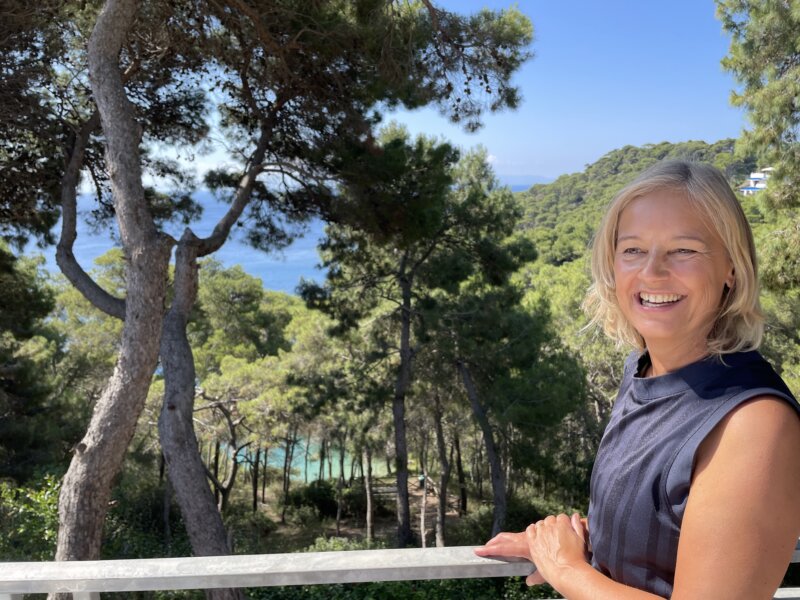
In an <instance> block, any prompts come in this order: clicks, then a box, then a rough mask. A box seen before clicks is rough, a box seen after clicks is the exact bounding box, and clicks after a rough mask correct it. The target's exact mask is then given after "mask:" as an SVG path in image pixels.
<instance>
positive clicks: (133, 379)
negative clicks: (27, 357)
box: [56, 0, 172, 560]
mask: <svg viewBox="0 0 800 600" xmlns="http://www.w3.org/2000/svg"><path fill="white" fill-rule="evenodd" d="M137 9H138V5H137V3H136V2H135V1H133V0H127V1H119V2H112V1H110V2H108V3H107V5H106V7H105V8H104V9H103V11H102V12H101V14H100V15H99V16H98V19H97V23H96V25H95V28H94V31H93V33H92V35H91V39H90V41H89V78H90V82H91V85H92V91H93V95H94V97H95V101H96V102H97V106H98V111H99V115H100V121H101V122H102V126H103V135H104V138H105V141H106V163H107V165H108V169H109V173H110V177H111V187H112V191H113V197H114V206H115V211H116V214H117V220H118V223H119V227H120V236H121V239H122V245H123V248H124V249H125V253H126V256H127V257H128V260H127V264H126V271H125V273H126V275H125V276H126V291H127V293H126V298H125V301H124V303H123V302H122V301H120V300H119V299H116V298H113V297H110V296H109V295H108V294H106V293H105V292H103V291H102V290H100V289H99V288H97V286H96V284H95V285H94V288H92V290H89V289H88V287H91V284H89V285H88V286H87V289H86V290H84V289H81V291H82V292H83V293H84V295H85V296H86V297H87V299H89V300H90V301H91V302H92V303H93V304H95V305H96V306H98V307H100V305H99V304H98V302H100V303H102V304H103V305H104V306H105V307H106V308H105V309H109V310H112V311H113V312H109V314H113V315H114V316H117V317H119V318H124V325H123V330H122V339H121V342H120V351H119V355H118V357H117V362H116V365H115V367H114V372H113V374H112V375H111V377H110V378H109V380H108V382H107V384H106V386H105V388H104V389H103V392H102V394H101V396H100V399H99V400H98V401H97V404H96V405H95V408H94V411H93V413H92V418H91V420H90V422H89V426H88V428H87V431H86V434H85V435H84V437H83V439H82V440H81V441H80V443H79V444H78V445H77V446H76V447H75V450H74V454H73V457H72V460H71V462H70V466H69V469H68V470H67V473H66V475H65V476H64V479H63V481H62V485H61V493H60V495H59V503H58V514H59V529H58V539H57V546H56V560H91V559H97V558H98V557H99V555H100V543H101V539H102V533H103V522H104V520H105V516H106V512H107V509H108V503H109V500H110V499H111V487H112V484H113V481H114V478H115V477H116V475H117V474H118V473H119V470H120V468H121V467H122V462H123V459H124V457H125V452H126V450H127V447H128V444H129V442H130V440H131V438H132V436H133V433H134V431H135V428H136V422H137V420H138V418H139V415H140V413H141V411H142V409H143V407H144V402H145V398H146V396H147V391H148V389H149V387H150V382H151V379H152V375H153V372H154V370H155V367H156V363H157V359H158V347H159V339H160V337H161V323H162V319H163V316H164V302H165V297H166V281H167V269H168V265H169V258H170V250H171V245H172V240H171V239H169V238H167V237H166V236H163V235H161V234H159V233H158V232H157V231H156V229H155V226H154V225H153V222H152V219H151V218H150V215H149V214H148V211H147V206H146V202H145V200H144V190H143V188H142V182H141V166H140V163H139V159H140V156H139V148H138V141H139V137H138V131H139V126H138V124H137V123H136V121H135V120H134V111H133V109H132V107H131V105H130V103H129V102H128V99H127V97H126V95H125V89H124V87H123V84H122V78H121V74H120V69H119V52H120V48H121V47H122V44H123V41H124V39H125V36H126V34H127V31H128V29H129V27H130V26H131V25H132V23H133V21H134V19H135V16H136V11H137ZM76 151H77V152H78V155H76V156H75V157H74V158H75V159H76V160H82V150H81V149H76ZM77 173H78V174H77V175H76V173H75V170H74V169H73V170H72V171H71V172H70V173H65V182H64V183H65V185H64V187H63V189H64V190H65V193H66V195H65V196H63V197H62V199H63V202H64V206H65V211H66V210H67V209H69V208H71V211H70V212H71V219H72V220H71V223H72V225H73V227H72V229H73V231H72V236H69V235H68V236H67V237H68V238H69V239H67V238H65V237H64V235H63V234H62V240H61V241H60V242H59V251H58V252H59V257H58V263H59V267H60V268H61V269H62V271H64V273H65V275H67V277H68V278H69V279H70V281H73V279H74V278H76V277H77V278H79V279H81V280H82V281H88V280H89V278H88V276H87V275H86V273H85V272H83V271H82V270H80V267H79V266H77V263H76V262H75V259H74V255H73V253H72V242H73V241H74V222H75V221H74V216H75V215H74V209H75V205H74V200H75V198H74V193H75V188H74V187H72V189H71V191H70V190H69V189H68V188H70V187H71V185H72V184H71V183H70V182H69V181H66V178H67V176H68V175H70V174H72V175H76V177H79V168H78V171H77ZM75 184H77V179H75ZM70 203H71V204H70ZM68 204H69V206H68ZM64 218H65V219H67V215H66V214H65V215H64ZM65 229H68V227H65ZM62 242H63V244H62ZM91 283H92V284H93V282H91ZM91 292H95V293H91ZM96 300H97V301H98V302H96ZM105 309H104V310H105ZM106 312H108V310H106Z"/></svg>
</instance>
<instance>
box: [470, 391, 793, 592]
mask: <svg viewBox="0 0 800 600" xmlns="http://www.w3.org/2000/svg"><path fill="white" fill-rule="evenodd" d="M798 498H800V418H798V416H797V413H796V411H794V409H792V408H791V407H790V406H789V405H788V404H787V403H786V402H785V401H783V400H779V399H776V398H771V397H764V398H757V399H754V400H751V401H749V402H747V403H745V404H743V405H742V406H741V407H739V408H737V409H736V410H734V411H733V412H732V413H731V414H730V415H728V416H727V417H726V418H725V419H723V420H722V422H721V423H720V424H719V425H718V426H717V427H716V428H715V429H714V430H713V431H712V432H711V434H709V436H708V437H707V438H706V440H705V441H704V442H703V444H702V445H701V447H700V449H699V450H698V456H697V459H696V465H695V469H694V474H693V481H692V487H691V491H690V493H689V500H688V503H687V507H686V512H685V514H684V519H683V523H682V526H681V538H680V542H679V546H678V562H677V566H676V573H675V587H674V591H673V595H672V600H695V599H698V598H726V600H727V599H731V600H736V599H737V598H741V599H742V600H758V599H760V598H763V599H764V600H766V599H769V598H772V595H773V593H774V591H775V589H776V588H777V587H778V585H779V584H780V580H781V577H782V576H783V573H784V572H785V570H786V566H787V565H788V564H789V561H790V558H791V555H792V551H793V549H794V547H795V542H796V541H797V537H798V535H800V510H797V501H798ZM586 538H587V536H585V535H582V534H581V530H580V529H579V528H578V527H576V515H575V516H573V518H572V519H570V518H569V517H567V516H566V515H559V516H558V517H548V518H547V519H545V520H544V521H539V522H538V523H537V524H535V525H531V526H530V527H528V529H527V530H526V531H525V532H524V533H516V534H512V533H502V534H500V535H498V536H496V537H495V538H493V539H492V540H490V541H489V542H488V543H487V544H486V545H485V546H483V547H481V548H478V549H476V553H477V554H479V555H480V556H520V557H523V558H528V559H531V560H532V561H533V562H534V564H535V565H536V568H537V571H536V573H534V575H532V576H531V577H530V578H529V579H528V583H529V584H531V585H532V584H535V583H541V582H542V580H546V581H547V582H548V583H550V585H552V586H553V587H554V588H555V589H556V590H558V591H559V592H560V593H561V594H563V595H564V597H565V598H568V599H569V600H584V599H586V600H606V599H608V600H639V599H642V600H644V599H651V600H652V599H654V598H657V596H654V595H652V594H649V593H647V592H643V591H641V590H638V589H634V588H631V587H628V586H624V585H622V584H620V583H617V582H615V581H613V580H611V579H609V578H608V577H606V576H605V575H603V574H602V573H599V572H598V571H596V570H595V569H593V568H592V567H591V565H589V563H588V561H587V559H586V556H585V539H586ZM526 546H527V548H526ZM526 550H527V554H526Z"/></svg>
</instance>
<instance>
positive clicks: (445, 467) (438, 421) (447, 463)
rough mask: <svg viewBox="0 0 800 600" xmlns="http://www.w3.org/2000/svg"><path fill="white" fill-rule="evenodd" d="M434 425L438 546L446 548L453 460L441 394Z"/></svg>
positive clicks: (435, 412) (435, 407)
mask: <svg viewBox="0 0 800 600" xmlns="http://www.w3.org/2000/svg"><path fill="white" fill-rule="evenodd" d="M434 400H435V402H434V427H435V429H436V451H437V454H438V456H439V496H438V497H437V498H438V502H437V503H436V547H437V548H444V547H445V546H446V545H447V544H446V540H445V519H446V517H447V484H448V483H449V482H450V470H451V468H452V464H453V460H452V458H451V459H450V460H448V459H447V444H446V442H445V439H444V428H443V427H442V419H443V415H442V403H441V401H440V399H439V396H436V398H435V399H434Z"/></svg>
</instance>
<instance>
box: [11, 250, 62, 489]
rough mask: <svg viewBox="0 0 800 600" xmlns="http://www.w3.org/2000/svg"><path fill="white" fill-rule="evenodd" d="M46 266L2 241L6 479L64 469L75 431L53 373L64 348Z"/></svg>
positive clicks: (24, 479)
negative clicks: (51, 318)
mask: <svg viewBox="0 0 800 600" xmlns="http://www.w3.org/2000/svg"><path fill="white" fill-rule="evenodd" d="M42 264H43V260H42V259H41V257H37V258H26V257H16V256H14V255H13V254H12V253H11V252H10V251H9V250H8V248H7V247H6V245H5V244H4V243H3V242H2V241H0V289H2V294H0V477H12V478H14V479H15V480H16V481H17V482H18V483H22V482H24V481H26V480H27V479H28V478H30V477H31V476H32V475H34V474H35V473H36V472H37V471H39V470H41V469H51V470H56V471H58V470H60V469H61V464H60V463H62V462H63V460H64V456H65V451H66V447H65V445H66V443H68V442H67V441H65V440H69V434H71V433H72V432H73V426H72V423H71V421H72V417H71V415H69V414H67V411H66V407H67V405H68V402H67V401H66V399H65V398H64V397H62V396H61V395H60V394H59V391H60V390H59V386H58V383H57V380H56V378H55V377H54V375H55V373H54V372H53V364H54V363H55V361H56V359H57V356H58V353H59V350H60V347H59V340H58V336H57V334H56V333H55V332H54V331H53V328H52V327H51V326H50V325H49V324H48V323H47V322H46V317H47V316H48V314H49V313H50V312H51V310H52V309H53V306H54V293H53V288H52V287H51V285H50V284H49V283H48V282H47V281H46V280H45V278H44V276H43V274H42V271H41V268H42ZM65 434H66V435H65Z"/></svg>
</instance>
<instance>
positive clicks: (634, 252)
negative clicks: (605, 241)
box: [622, 248, 642, 254]
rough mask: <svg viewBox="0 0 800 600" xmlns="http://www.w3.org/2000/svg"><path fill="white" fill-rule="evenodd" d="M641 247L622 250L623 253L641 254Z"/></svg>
mask: <svg viewBox="0 0 800 600" xmlns="http://www.w3.org/2000/svg"><path fill="white" fill-rule="evenodd" d="M641 251H642V250H641V248H625V249H623V250H622V253H623V254H639V253H640V252H641Z"/></svg>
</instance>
